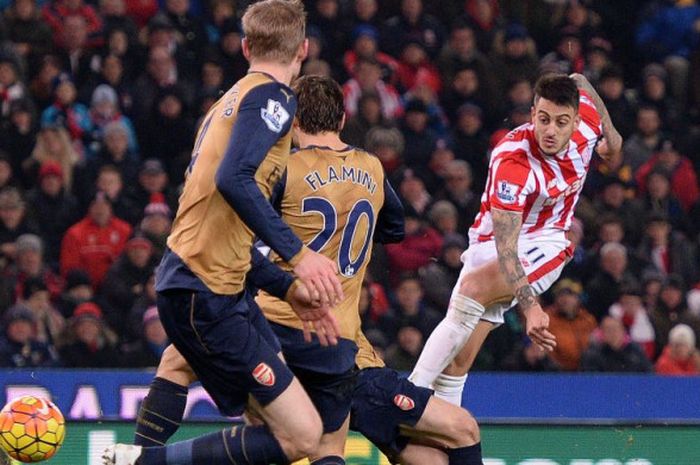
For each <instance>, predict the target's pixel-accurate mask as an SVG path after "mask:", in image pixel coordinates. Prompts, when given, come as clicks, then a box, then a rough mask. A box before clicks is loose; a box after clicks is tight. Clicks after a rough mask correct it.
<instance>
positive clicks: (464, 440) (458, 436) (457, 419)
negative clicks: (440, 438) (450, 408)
mask: <svg viewBox="0 0 700 465" xmlns="http://www.w3.org/2000/svg"><path fill="white" fill-rule="evenodd" d="M445 426H446V429H447V435H448V436H449V437H450V438H451V440H452V442H453V444H450V446H451V447H465V446H471V445H474V444H476V443H477V442H479V441H480V440H481V433H480V432H479V424H478V423H477V422H476V419H475V418H474V417H473V416H472V415H471V414H470V413H469V412H467V411H466V410H464V409H462V408H456V409H455V413H454V414H452V415H450V416H449V419H448V420H447V425H445Z"/></svg>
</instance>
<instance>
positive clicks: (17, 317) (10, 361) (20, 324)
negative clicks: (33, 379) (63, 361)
mask: <svg viewBox="0 0 700 465" xmlns="http://www.w3.org/2000/svg"><path fill="white" fill-rule="evenodd" d="M4 320H5V321H4V325H3V326H4V328H5V329H4V331H3V334H0V367H10V368H34V367H51V366H56V365H58V353H57V352H56V350H55V349H54V347H53V346H52V345H50V344H46V343H42V342H39V341H37V340H36V337H35V321H34V316H33V315H32V313H31V312H30V311H29V310H27V309H25V308H24V307H22V306H21V305H17V306H15V307H13V308H11V309H9V310H8V311H7V313H6V314H5V317H4Z"/></svg>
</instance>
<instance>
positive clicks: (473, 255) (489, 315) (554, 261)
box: [452, 239, 572, 325]
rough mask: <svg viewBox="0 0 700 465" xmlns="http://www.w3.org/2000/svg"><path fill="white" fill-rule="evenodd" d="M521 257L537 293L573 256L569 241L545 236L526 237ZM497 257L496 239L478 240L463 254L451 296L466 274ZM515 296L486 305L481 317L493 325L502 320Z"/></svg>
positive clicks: (511, 305)
mask: <svg viewBox="0 0 700 465" xmlns="http://www.w3.org/2000/svg"><path fill="white" fill-rule="evenodd" d="M518 256H519V257H520V264H521V265H522V266H523V269H524V270H525V274H527V279H528V281H529V282H530V285H531V286H532V288H533V289H534V291H535V293H536V294H537V295H540V294H542V293H544V292H545V291H546V290H547V289H549V287H550V286H551V285H552V284H554V282H555V281H556V280H557V279H558V278H559V275H561V271H562V270H563V269H564V266H565V265H566V263H567V262H568V260H569V258H570V257H571V256H572V250H571V248H570V245H569V241H553V240H551V239H543V240H541V241H535V240H531V239H529V240H524V241H520V242H519V243H518ZM497 259H498V254H497V252H496V242H495V241H488V242H478V243H475V244H472V245H470V246H469V248H468V249H467V250H465V251H464V253H463V254H462V257H461V260H462V263H463V265H462V271H461V272H460V273H459V279H458V280H457V284H456V285H455V287H454V289H453V290H452V297H454V296H455V295H456V294H457V293H458V292H459V283H461V282H462V278H463V277H464V275H465V274H467V273H469V272H470V271H472V270H473V269H475V268H478V267H480V266H483V265H485V264H486V263H488V262H491V261H495V260H497ZM517 303H518V302H517V300H516V299H515V298H513V300H512V301H511V302H504V303H500V304H494V305H491V306H489V307H487V308H486V311H485V312H484V314H483V315H482V317H481V319H482V320H486V321H489V322H491V323H494V324H497V325H499V324H502V323H503V321H504V320H503V315H504V314H505V313H506V312H507V311H508V309H510V308H511V307H514V306H515V305H516V304H517Z"/></svg>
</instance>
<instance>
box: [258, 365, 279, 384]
mask: <svg viewBox="0 0 700 465" xmlns="http://www.w3.org/2000/svg"><path fill="white" fill-rule="evenodd" d="M253 378H255V381H257V382H258V383H260V384H262V385H263V386H268V387H269V386H272V385H274V384H275V372H274V371H272V368H270V365H268V364H267V363H263V362H260V363H259V364H258V366H256V367H255V369H254V370H253Z"/></svg>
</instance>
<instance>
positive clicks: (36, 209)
mask: <svg viewBox="0 0 700 465" xmlns="http://www.w3.org/2000/svg"><path fill="white" fill-rule="evenodd" d="M27 203H28V204H29V207H30V209H31V211H32V213H33V215H34V217H35V218H37V219H39V220H40V221H38V222H37V227H38V230H39V235H40V236H41V237H42V239H43V241H44V243H45V245H46V247H45V250H44V258H45V259H46V262H47V263H48V264H49V265H56V264H58V259H59V254H60V250H61V240H62V239H63V235H64V234H65V232H66V231H67V230H68V228H69V227H71V225H73V224H74V223H75V222H76V221H77V220H78V219H79V216H78V215H79V211H80V210H79V206H78V201H77V199H76V198H75V197H74V196H73V194H72V193H71V192H70V191H69V190H68V189H67V188H66V186H65V176H64V174H63V167H62V166H61V165H60V164H59V163H57V162H55V161H53V160H47V161H45V162H44V163H42V164H41V167H40V168H39V185H38V187H37V188H36V189H33V190H32V191H30V192H29V193H28V194H27Z"/></svg>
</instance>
